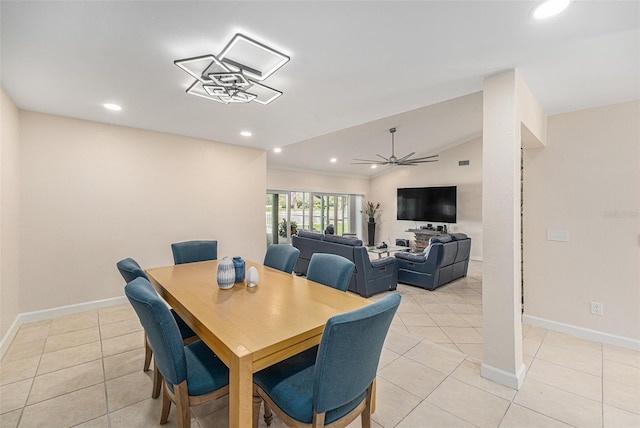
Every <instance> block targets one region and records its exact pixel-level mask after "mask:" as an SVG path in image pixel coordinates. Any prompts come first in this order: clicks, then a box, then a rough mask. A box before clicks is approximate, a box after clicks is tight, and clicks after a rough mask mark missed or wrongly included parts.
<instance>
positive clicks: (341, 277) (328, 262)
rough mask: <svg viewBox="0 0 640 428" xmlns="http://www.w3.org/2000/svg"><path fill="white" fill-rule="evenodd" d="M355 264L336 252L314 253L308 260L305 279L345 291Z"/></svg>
mask: <svg viewBox="0 0 640 428" xmlns="http://www.w3.org/2000/svg"><path fill="white" fill-rule="evenodd" d="M355 267H356V265H355V264H354V263H353V262H352V261H351V260H349V259H346V258H344V257H342V256H339V255H337V254H325V253H315V254H313V255H312V256H311V259H310V260H309V268H308V269H307V279H308V280H311V281H314V282H319V283H320V284H324V285H328V286H329V287H333V288H337V289H338V290H341V291H347V288H348V287H349V281H350V280H351V274H352V273H353V270H354V269H355Z"/></svg>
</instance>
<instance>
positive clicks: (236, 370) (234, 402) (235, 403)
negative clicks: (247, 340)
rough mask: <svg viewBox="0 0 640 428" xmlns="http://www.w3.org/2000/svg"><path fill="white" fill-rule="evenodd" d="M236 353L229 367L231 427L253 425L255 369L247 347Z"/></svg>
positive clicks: (240, 427)
mask: <svg viewBox="0 0 640 428" xmlns="http://www.w3.org/2000/svg"><path fill="white" fill-rule="evenodd" d="M239 351H240V352H238V353H237V354H235V355H234V359H233V360H232V361H231V364H230V367H229V427H232V428H245V427H250V426H251V425H252V410H253V370H252V364H251V354H250V353H249V351H248V350H247V349H246V348H243V349H242V350H239Z"/></svg>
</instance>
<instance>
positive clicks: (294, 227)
mask: <svg viewBox="0 0 640 428" xmlns="http://www.w3.org/2000/svg"><path fill="white" fill-rule="evenodd" d="M289 228H290V230H289V231H290V232H291V235H295V234H296V233H298V223H296V222H295V221H292V222H291V223H290V225H289ZM278 235H280V236H281V237H283V238H286V237H287V220H285V219H284V218H283V219H282V221H281V222H280V224H279V225H278Z"/></svg>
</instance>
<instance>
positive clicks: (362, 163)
mask: <svg viewBox="0 0 640 428" xmlns="http://www.w3.org/2000/svg"><path fill="white" fill-rule="evenodd" d="M354 160H361V161H364V162H351V165H387V164H388V163H389V162H378V161H367V160H365V159H354Z"/></svg>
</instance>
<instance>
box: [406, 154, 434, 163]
mask: <svg viewBox="0 0 640 428" xmlns="http://www.w3.org/2000/svg"><path fill="white" fill-rule="evenodd" d="M437 157H438V155H433V156H422V157H419V158H413V159H411V160H424V159H432V158H437ZM437 160H438V159H436V160H435V161H437ZM435 161H434V162H435Z"/></svg>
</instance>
